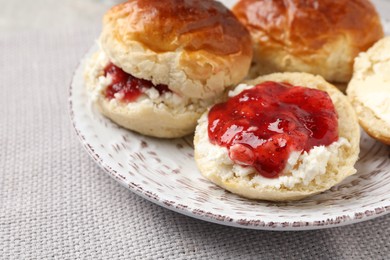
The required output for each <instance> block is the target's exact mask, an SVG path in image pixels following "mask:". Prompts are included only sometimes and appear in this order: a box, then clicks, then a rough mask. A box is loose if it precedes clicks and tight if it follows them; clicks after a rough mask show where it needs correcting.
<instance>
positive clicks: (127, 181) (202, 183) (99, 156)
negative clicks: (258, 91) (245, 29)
mask: <svg viewBox="0 0 390 260" xmlns="http://www.w3.org/2000/svg"><path fill="white" fill-rule="evenodd" d="M226 2H229V3H230V4H231V3H232V2H234V1H226ZM376 2H378V1H376ZM379 2H383V3H385V1H383V0H382V1H379ZM229 3H228V4H229ZM389 7H390V5H388V4H387V5H386V3H385V4H384V7H383V6H381V7H380V8H378V9H379V10H381V11H383V8H387V9H385V10H387V11H386V12H385V13H387V14H388V15H389V14H390V8H389ZM384 23H385V24H386V27H385V28H386V29H387V30H389V29H390V28H389V24H390V23H389V21H388V20H387V21H384ZM387 33H388V31H387ZM95 50H96V46H95V47H93V48H92V49H91V50H90V51H89V53H88V54H87V55H86V57H85V58H84V59H83V60H82V61H81V63H80V65H79V67H78V68H77V70H76V72H75V75H74V78H73V82H72V85H71V88H70V113H71V118H72V122H73V125H74V128H75V130H76V132H77V134H78V136H79V137H80V140H81V142H82V144H83V146H84V147H85V148H86V150H87V151H88V153H89V154H90V155H91V156H92V158H93V159H94V160H95V161H96V162H97V163H98V164H99V165H100V166H101V167H102V168H103V169H104V170H105V171H106V172H107V173H109V174H110V175H111V176H112V177H113V178H114V179H116V180H117V181H118V182H120V183H121V184H122V185H124V186H125V187H127V188H129V189H130V190H131V191H133V192H135V193H136V194H138V195H140V196H142V197H144V198H146V199H148V200H150V201H152V202H154V203H156V204H158V205H160V206H163V207H166V208H168V209H171V210H174V211H177V212H179V213H182V214H185V215H188V216H191V217H195V218H198V219H202V220H206V221H210V222H215V223H219V224H224V225H229V226H235V227H244V228H252V229H262V230H307V229H319V228H328V227H334V226H341V225H346V224H351V223H356V222H360V221H363V220H368V219H372V218H375V217H378V216H381V215H384V214H386V213H387V212H389V211H390V192H389V191H390V159H389V157H390V149H389V147H387V146H385V145H382V144H380V143H378V142H375V141H374V140H372V139H371V138H369V137H368V136H367V135H365V134H363V135H362V139H361V153H360V160H359V161H358V163H357V165H356V167H357V169H358V173H357V174H356V175H354V176H351V177H349V178H347V179H346V180H345V181H344V182H342V183H341V184H339V185H338V186H336V187H334V188H332V189H331V190H329V191H327V192H324V193H322V194H319V195H316V196H314V197H310V198H307V199H305V200H302V201H298V202H290V203H270V202H262V201H254V200H248V199H244V198H241V197H239V196H236V195H234V194H231V193H229V192H227V191H225V190H223V189H221V188H219V187H218V186H216V185H214V184H212V183H211V182H209V181H207V180H206V179H204V178H203V177H202V176H201V175H200V173H199V172H198V169H197V168H196V165H195V162H194V160H193V146H192V137H187V138H182V139H177V140H173V141H172V140H158V139H154V138H149V137H145V136H142V135H139V134H136V133H133V132H131V131H127V130H125V129H123V128H120V127H118V126H117V125H116V124H114V123H112V122H111V121H110V120H108V119H106V118H104V117H103V116H101V115H100V114H99V113H98V112H97V111H95V109H94V108H93V106H91V105H89V101H88V98H87V95H86V92H85V86H84V82H83V68H84V65H85V60H86V59H87V58H88V57H90V55H91V54H92V53H93V52H94V51H95Z"/></svg>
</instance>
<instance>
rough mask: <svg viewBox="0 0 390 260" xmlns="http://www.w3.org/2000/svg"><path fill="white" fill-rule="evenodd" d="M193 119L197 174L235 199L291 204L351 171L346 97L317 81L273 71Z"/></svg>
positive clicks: (352, 145)
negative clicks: (235, 195)
mask: <svg viewBox="0 0 390 260" xmlns="http://www.w3.org/2000/svg"><path fill="white" fill-rule="evenodd" d="M229 96H230V99H229V100H228V101H226V102H224V103H220V104H217V105H215V106H213V107H211V108H210V109H209V111H208V112H205V113H204V115H202V117H201V118H200V119H199V122H198V126H197V128H196V131H195V139H194V145H195V160H196V163H197V165H198V168H199V170H200V172H201V173H202V175H203V176H205V177H206V178H207V179H209V180H211V181H212V182H214V183H216V184H217V185H219V186H221V187H223V188H225V189H227V190H229V191H231V192H233V193H236V194H239V195H241V196H244V197H247V198H251V199H261V200H270V201H288V200H298V199H302V198H304V197H307V196H309V195H314V194H317V193H320V192H323V191H325V190H328V189H329V188H331V187H332V186H334V185H336V184H337V183H339V182H341V181H342V180H343V179H345V178H346V177H348V176H350V175H352V174H354V173H355V172H356V170H355V168H354V164H355V162H356V161H357V159H358V154H359V140H360V130H359V124H358V121H357V118H356V115H355V112H354V111H353V108H352V106H351V104H350V103H349V101H348V99H347V98H346V97H345V96H344V95H343V94H342V93H341V92H340V91H339V90H338V89H337V88H336V87H334V86H333V85H331V84H329V83H327V82H326V81H325V80H324V79H323V78H322V77H320V76H313V75H310V74H306V73H275V74H271V75H267V76H263V77H259V78H257V79H255V80H252V81H248V82H247V83H246V84H240V85H238V86H237V87H236V88H235V89H234V90H233V91H231V92H230V93H229Z"/></svg>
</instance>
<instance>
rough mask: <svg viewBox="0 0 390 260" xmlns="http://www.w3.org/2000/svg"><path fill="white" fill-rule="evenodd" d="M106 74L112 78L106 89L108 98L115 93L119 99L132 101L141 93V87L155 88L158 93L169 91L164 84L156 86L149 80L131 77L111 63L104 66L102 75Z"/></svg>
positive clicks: (112, 96)
mask: <svg viewBox="0 0 390 260" xmlns="http://www.w3.org/2000/svg"><path fill="white" fill-rule="evenodd" d="M107 75H109V76H110V77H111V78H112V83H111V85H109V86H108V87H107V89H106V98H108V99H113V98H115V94H119V96H120V98H119V99H120V100H121V101H124V102H132V101H135V100H136V99H137V98H138V97H139V96H140V95H141V94H142V91H141V89H142V88H155V89H157V91H158V92H159V93H160V94H163V93H165V92H168V91H170V90H169V89H168V86H166V85H157V86H156V85H153V83H152V82H151V81H148V80H144V79H138V78H136V77H133V76H132V75H130V74H128V73H126V72H124V71H123V70H122V69H121V68H119V67H117V66H115V65H114V64H113V63H110V64H108V65H107V66H106V67H105V68H104V76H107Z"/></svg>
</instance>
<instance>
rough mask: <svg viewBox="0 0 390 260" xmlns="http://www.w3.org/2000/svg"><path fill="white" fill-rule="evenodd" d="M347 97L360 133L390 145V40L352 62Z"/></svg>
mask: <svg viewBox="0 0 390 260" xmlns="http://www.w3.org/2000/svg"><path fill="white" fill-rule="evenodd" d="M347 94H348V98H349V99H350V101H351V103H352V105H353V107H354V109H355V111H356V113H357V115H358V119H359V123H360V125H361V126H362V127H363V129H364V130H365V131H366V132H367V133H368V134H369V135H370V136H372V137H373V138H375V139H377V140H379V141H381V142H383V143H385V144H389V145H390V37H386V38H383V39H382V40H380V41H379V42H377V43H376V44H375V45H374V46H373V47H372V48H370V49H369V50H368V51H367V52H364V53H360V55H359V56H358V57H357V58H356V59H355V65H354V73H353V77H352V80H351V82H350V83H349V85H348V89H347Z"/></svg>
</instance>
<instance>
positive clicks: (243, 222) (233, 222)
mask: <svg viewBox="0 0 390 260" xmlns="http://www.w3.org/2000/svg"><path fill="white" fill-rule="evenodd" d="M94 48H96V46H93V47H92V48H91V49H90V50H89V51H88V53H87V54H86V55H85V57H84V58H83V59H82V60H81V61H80V63H79V65H78V66H77V69H76V70H75V72H74V75H73V79H72V83H71V84H70V88H69V103H68V108H69V113H70V119H71V122H72V125H73V128H74V130H75V132H76V134H77V136H78V137H79V140H80V142H81V144H82V146H83V147H84V148H85V149H86V151H87V152H88V154H89V155H90V156H91V158H92V159H93V160H94V161H95V162H96V163H97V164H98V165H99V166H100V167H101V168H102V169H103V170H104V171H105V172H106V173H108V174H109V176H111V177H112V178H113V179H115V180H116V181H118V182H119V183H120V184H121V185H123V186H124V187H126V188H128V189H129V190H131V191H132V192H134V193H135V194H137V195H139V196H141V197H143V198H145V199H147V200H149V201H151V202H153V203H155V204H157V205H159V206H162V207H164V208H167V209H169V210H173V211H175V212H178V213H180V214H184V215H187V216H189V217H193V218H196V219H200V220H203V221H207V222H212V223H217V224H222V225H226V226H232V227H239V228H247V229H257V230H273V231H301V230H313V229H325V228H331V227H338V226H344V225H349V224H354V223H359V222H362V221H366V220H370V219H373V218H376V217H379V216H382V215H385V214H387V213H389V212H390V204H385V205H381V206H380V207H374V208H372V207H367V208H365V209H362V211H358V212H355V211H354V212H346V213H345V214H342V215H338V216H333V217H328V218H327V219H326V220H324V219H319V220H315V219H313V220H311V221H294V222H279V221H264V220H263V219H262V218H261V217H258V218H252V219H250V218H249V219H248V218H245V216H242V218H240V219H238V218H232V217H231V216H228V215H220V214H214V213H211V212H207V211H205V210H203V209H201V208H191V207H190V206H189V205H186V204H185V203H182V202H180V201H177V202H175V201H171V200H167V199H164V196H159V195H157V194H154V193H153V192H151V191H150V190H148V187H147V185H144V184H142V183H135V182H132V181H130V180H124V179H123V177H122V176H121V174H120V173H118V172H117V171H116V170H114V169H112V168H111V167H110V165H109V164H108V163H106V162H105V161H104V160H102V159H101V158H102V155H101V154H99V153H98V152H96V150H98V149H96V148H97V147H95V145H94V144H93V143H89V142H87V140H86V138H85V137H84V134H83V132H82V131H81V130H80V127H79V123H78V122H77V120H76V115H77V111H75V109H74V106H73V102H74V101H75V95H74V88H75V86H74V79H75V78H76V77H77V76H78V77H80V76H82V74H83V68H84V65H85V62H86V59H87V58H88V57H89V56H90V55H91V52H92V51H93V49H94ZM91 120H92V119H91Z"/></svg>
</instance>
